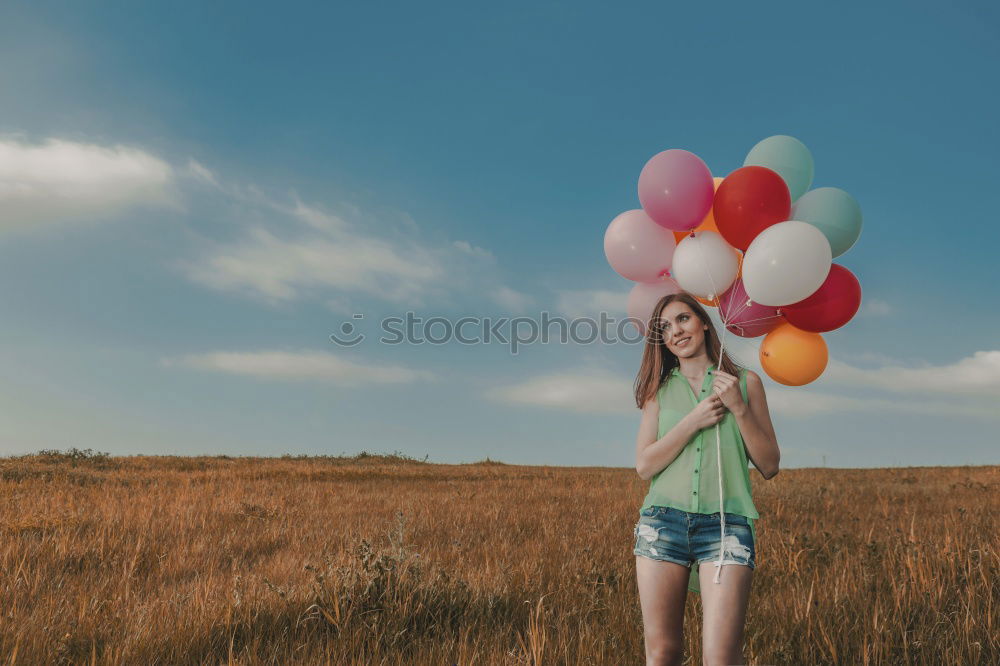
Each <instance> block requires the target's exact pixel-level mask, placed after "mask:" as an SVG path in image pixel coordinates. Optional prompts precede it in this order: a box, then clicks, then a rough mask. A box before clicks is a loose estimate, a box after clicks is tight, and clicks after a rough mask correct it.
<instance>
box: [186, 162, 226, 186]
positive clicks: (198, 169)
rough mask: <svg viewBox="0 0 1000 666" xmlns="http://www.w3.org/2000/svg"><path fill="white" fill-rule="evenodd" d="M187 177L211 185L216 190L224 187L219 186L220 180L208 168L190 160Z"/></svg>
mask: <svg viewBox="0 0 1000 666" xmlns="http://www.w3.org/2000/svg"><path fill="white" fill-rule="evenodd" d="M186 175H188V176H190V177H192V178H194V179H195V180H199V181H201V182H202V183H205V184H206V185H211V186H212V187H214V188H216V189H220V190H221V189H222V185H220V184H219V180H218V178H216V177H215V174H214V173H213V172H212V171H211V170H210V169H209V168H208V167H206V166H205V165H203V164H201V163H200V162H198V161H196V160H188V164H187V173H186Z"/></svg>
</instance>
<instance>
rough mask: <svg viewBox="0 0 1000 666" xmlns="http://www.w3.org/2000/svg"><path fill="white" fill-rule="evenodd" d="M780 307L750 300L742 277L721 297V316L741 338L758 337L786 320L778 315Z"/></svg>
mask: <svg viewBox="0 0 1000 666" xmlns="http://www.w3.org/2000/svg"><path fill="white" fill-rule="evenodd" d="M747 302H750V305H747ZM779 309H780V308H776V307H774V306H771V305H761V304H760V303H754V302H752V301H750V297H749V296H747V290H746V287H744V286H743V279H742V278H739V279H737V280H736V282H734V283H733V286H732V287H730V288H729V290H728V291H726V293H724V294H723V295H722V297H721V298H720V299H719V316H721V317H722V320H723V321H724V322H726V330H728V331H730V332H731V333H735V334H736V335H738V336H740V337H741V338H756V337H757V336H759V335H764V334H765V333H770V332H771V330H773V329H774V328H775V327H777V326H778V324H780V323H781V322H783V321H784V320H785V318H784V317H781V316H779V315H778V310H779Z"/></svg>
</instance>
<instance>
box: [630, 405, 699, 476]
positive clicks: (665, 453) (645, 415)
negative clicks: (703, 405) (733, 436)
mask: <svg viewBox="0 0 1000 666" xmlns="http://www.w3.org/2000/svg"><path fill="white" fill-rule="evenodd" d="M690 416H691V413H689V414H688V415H687V416H685V417H684V418H682V419H681V420H680V421H679V422H678V423H677V425H675V426H674V427H673V428H671V429H670V430H669V431H668V432H667V434H665V435H664V436H663V437H661V438H659V439H657V438H656V433H657V432H658V430H659V424H660V405H659V403H658V402H657V401H656V397H655V396H654V397H652V398H650V399H649V400H648V401H647V402H646V405H645V406H644V407H643V408H642V421H641V422H640V424H639V435H638V437H637V438H636V447H635V460H636V462H635V471H636V472H637V473H638V474H639V477H640V478H642V479H644V480H649V479H651V478H653V476H655V475H656V474H658V473H659V472H660V470H662V469H664V468H665V467H666V466H667V465H669V464H670V463H672V462H673V461H674V458H676V457H677V456H678V454H680V452H681V451H683V450H684V447H685V446H687V444H688V442H690V441H691V438H692V437H694V436H695V434H696V433H697V432H698V426H697V425H695V424H694V421H693V420H692V419H691V418H689V417H690Z"/></svg>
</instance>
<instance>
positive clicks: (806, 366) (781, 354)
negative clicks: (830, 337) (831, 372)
mask: <svg viewBox="0 0 1000 666" xmlns="http://www.w3.org/2000/svg"><path fill="white" fill-rule="evenodd" d="M829 357H830V354H829V352H828V350H827V348H826V341H825V340H824V339H823V336H822V335H820V334H819V333H811V332H809V331H803V330H802V329H801V328H795V327H794V326H792V325H791V324H789V323H788V322H782V323H780V324H778V326H777V327H776V328H775V329H774V330H773V331H771V332H770V333H768V334H767V335H765V336H764V340H763V342H761V344H760V364H761V366H763V368H764V372H766V373H767V376H768V377H770V378H771V379H773V380H774V381H776V382H778V383H779V384H784V385H785V386H802V385H803V384H808V383H809V382H811V381H813V380H814V379H816V378H817V377H819V376H820V375H822V374H823V371H824V370H826V363H827V361H828V360H829Z"/></svg>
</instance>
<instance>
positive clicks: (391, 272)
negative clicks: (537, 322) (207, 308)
mask: <svg viewBox="0 0 1000 666" xmlns="http://www.w3.org/2000/svg"><path fill="white" fill-rule="evenodd" d="M187 171H188V173H189V175H191V176H192V177H194V178H196V179H197V180H199V181H201V182H203V183H207V184H209V185H212V186H214V187H215V188H216V189H217V190H218V191H219V193H220V194H222V195H224V196H226V197H229V198H231V199H233V200H235V201H236V202H238V204H239V207H240V210H241V214H242V215H243V216H244V218H245V219H247V220H253V221H254V224H253V226H250V225H249V224H248V225H247V227H248V230H247V232H246V234H245V235H244V236H243V237H242V238H239V239H237V240H234V241H226V242H220V243H218V244H216V245H215V246H214V247H206V248H205V251H204V252H203V253H202V254H201V255H200V256H197V257H193V258H189V259H185V260H181V261H178V262H176V264H175V265H176V267H177V268H178V269H179V270H180V272H181V273H183V274H184V275H185V276H186V277H187V278H188V279H190V280H192V281H194V282H198V283H200V284H202V285H205V286H208V287H211V288H213V289H217V290H220V291H227V292H232V293H239V294H243V295H248V296H251V297H256V298H260V299H261V300H263V301H264V302H266V303H268V304H270V305H276V304H278V303H281V302H287V301H293V300H297V299H301V298H306V297H314V298H317V299H318V300H321V301H322V302H324V303H326V305H327V307H328V308H329V309H331V310H333V311H335V312H340V313H343V312H345V311H347V310H348V309H352V307H351V303H352V302H354V301H352V300H350V297H352V296H353V297H356V296H364V297H375V298H377V299H381V300H384V301H387V302H391V303H396V304H400V305H405V306H408V307H411V308H417V307H423V306H424V305H426V303H427V301H434V302H439V301H443V300H448V299H449V298H450V297H451V296H453V295H454V294H456V293H457V292H459V291H462V290H468V291H469V292H474V293H477V294H478V293H481V292H482V291H483V290H484V289H485V287H484V286H482V285H483V283H484V282H486V281H488V280H493V281H494V284H495V276H494V275H492V274H488V273H489V272H490V271H495V259H494V257H493V255H492V254H491V253H490V252H489V251H488V250H485V249H483V248H481V247H478V246H474V245H471V244H470V243H468V242H467V241H453V242H438V243H436V244H435V243H428V242H425V241H422V240H420V239H419V238H418V237H417V233H418V232H419V229H418V228H417V226H416V223H415V222H413V220H412V218H410V217H409V216H408V215H406V214H405V213H398V212H396V213H394V214H390V215H389V217H390V218H392V217H393V215H396V216H401V221H402V222H403V227H405V232H406V233H402V234H401V233H397V232H394V231H391V230H389V229H387V228H386V226H387V225H386V224H385V221H384V220H381V221H380V220H373V219H371V218H370V216H366V215H364V214H363V212H362V211H360V210H359V209H357V208H356V207H354V206H352V205H350V204H346V203H340V204H338V205H337V210H338V211H342V213H343V214H339V213H334V212H330V211H329V210H327V209H325V208H324V207H320V206H317V205H314V204H307V203H305V202H303V201H302V200H301V199H299V197H298V195H297V194H295V193H294V192H292V193H291V196H290V199H291V202H290V203H286V202H282V201H280V200H277V199H275V198H273V197H271V196H269V195H267V194H265V193H264V192H262V191H261V190H260V189H259V188H257V187H255V186H253V185H249V186H240V185H236V184H229V183H225V182H224V181H222V180H221V179H220V178H218V177H217V176H216V175H215V174H214V173H212V172H211V171H210V170H209V169H207V168H206V167H204V166H203V165H201V164H199V163H197V162H195V161H193V160H192V161H191V162H190V163H189V164H188V167H187ZM349 218H350V219H349ZM289 222H297V223H299V224H291V225H290V224H289ZM484 262H485V264H488V265H489V271H484ZM494 295H495V297H499V298H500V299H503V300H504V302H505V303H508V304H509V303H512V302H513V301H514V299H515V297H516V292H499V293H495V294H494Z"/></svg>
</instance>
